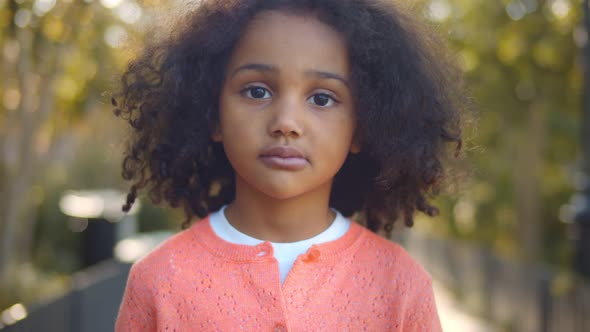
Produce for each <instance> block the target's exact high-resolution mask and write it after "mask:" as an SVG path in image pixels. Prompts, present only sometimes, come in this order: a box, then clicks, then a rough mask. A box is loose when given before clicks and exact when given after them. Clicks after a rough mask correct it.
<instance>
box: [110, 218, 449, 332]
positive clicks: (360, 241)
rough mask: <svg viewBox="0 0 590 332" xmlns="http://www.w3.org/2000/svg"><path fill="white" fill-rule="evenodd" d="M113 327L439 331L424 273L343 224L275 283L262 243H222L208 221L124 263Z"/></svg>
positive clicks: (385, 244)
mask: <svg viewBox="0 0 590 332" xmlns="http://www.w3.org/2000/svg"><path fill="white" fill-rule="evenodd" d="M116 331H170V332H172V331H177V332H185V331H403V332H409V331H428V332H436V331H442V329H441V326H440V321H439V318H438V315H437V312H436V306H435V302H434V296H433V291H432V284H431V279H430V276H429V275H428V274H427V273H426V272H425V271H424V270H423V269H422V268H421V266H420V265H419V264H418V263H416V262H415V261H414V260H413V259H412V258H411V257H410V256H409V255H408V254H407V253H406V252H405V251H404V250H403V249H402V248H401V247H400V246H398V245H397V244H395V243H393V242H390V241H387V240H385V239H383V238H382V237H379V236H378V235H375V234H373V233H371V232H370V231H368V230H367V229H365V228H363V227H362V226H360V225H358V224H356V223H354V222H353V223H351V226H350V229H349V230H348V231H347V233H346V234H345V235H344V236H342V237H341V238H340V239H338V240H336V241H332V242H327V243H323V244H320V245H313V246H312V247H311V248H310V249H309V250H308V251H307V253H306V254H304V255H301V256H299V257H298V258H297V260H296V261H295V263H294V264H293V267H292V269H291V271H290V272H289V274H288V275H287V278H286V279H285V281H284V283H283V284H282V285H281V283H280V280H279V269H278V263H277V261H276V260H275V259H274V257H273V253H272V246H271V244H270V243H268V242H264V243H261V244H259V245H256V246H246V245H237V244H233V243H229V242H225V241H223V240H222V239H220V238H219V237H217V235H215V233H214V232H213V230H212V229H211V227H210V225H209V219H208V218H207V219H205V220H202V221H200V222H197V223H195V224H194V225H193V226H192V227H191V228H189V229H187V230H185V231H183V232H180V233H179V234H176V235H175V236H173V237H172V238H170V239H169V240H167V241H166V242H165V243H163V244H162V245H161V246H159V247H158V248H157V249H155V250H154V251H153V252H151V253H150V254H149V255H148V256H146V257H145V258H143V259H142V260H140V261H138V262H137V263H135V264H134V265H133V267H132V268H131V272H130V275H129V279H128V280H127V288H126V289H125V294H124V297H123V301H122V303H121V307H120V309H119V316H118V318H117V322H116Z"/></svg>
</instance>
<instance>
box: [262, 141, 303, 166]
mask: <svg viewBox="0 0 590 332" xmlns="http://www.w3.org/2000/svg"><path fill="white" fill-rule="evenodd" d="M260 160H262V162H263V163H264V164H265V165H267V166H268V167H271V168H275V169H283V170H290V171H297V170H301V169H303V168H305V166H307V164H308V163H309V162H308V160H307V158H306V157H305V155H304V154H303V153H302V152H301V151H300V150H298V149H297V148H295V147H293V146H289V145H276V146H271V147H269V148H266V149H264V150H263V151H262V153H261V154H260Z"/></svg>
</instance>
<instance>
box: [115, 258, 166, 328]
mask: <svg viewBox="0 0 590 332" xmlns="http://www.w3.org/2000/svg"><path fill="white" fill-rule="evenodd" d="M144 272H145V270H144V268H143V267H142V266H141V265H138V264H137V263H136V264H134V265H133V266H132V267H131V271H130V272H129V278H128V279H127V286H126V287H125V292H124V294H123V300H122V301H121V306H120V307H119V314H118V316H117V321H116V323H115V331H116V332H127V331H146V332H149V331H156V311H155V303H154V296H153V293H152V288H151V286H150V285H149V284H148V283H146V280H150V278H148V277H147V276H146V275H145V273H144Z"/></svg>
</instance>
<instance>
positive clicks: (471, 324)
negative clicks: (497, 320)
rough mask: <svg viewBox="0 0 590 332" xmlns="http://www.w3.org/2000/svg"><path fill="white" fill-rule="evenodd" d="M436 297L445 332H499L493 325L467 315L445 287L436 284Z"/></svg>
mask: <svg viewBox="0 0 590 332" xmlns="http://www.w3.org/2000/svg"><path fill="white" fill-rule="evenodd" d="M434 296H435V298H436V305H437V308H438V315H439V316H440V321H441V324H442V327H443V331H444V332H499V331H500V329H499V328H497V327H494V326H493V325H492V324H491V323H489V322H487V321H485V320H483V319H481V318H479V317H475V316H472V315H470V314H468V313H466V312H465V311H464V310H463V309H462V308H461V307H460V306H459V304H458V303H457V302H456V301H455V300H454V299H453V295H452V294H451V293H450V292H449V291H448V290H447V289H445V288H444V286H443V285H441V284H438V283H436V282H434Z"/></svg>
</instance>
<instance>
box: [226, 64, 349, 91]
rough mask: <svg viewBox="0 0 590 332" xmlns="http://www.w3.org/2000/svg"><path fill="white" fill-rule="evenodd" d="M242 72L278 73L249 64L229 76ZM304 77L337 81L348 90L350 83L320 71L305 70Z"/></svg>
mask: <svg viewBox="0 0 590 332" xmlns="http://www.w3.org/2000/svg"><path fill="white" fill-rule="evenodd" d="M244 70H254V71H261V72H269V73H277V72H278V71H279V70H278V68H277V67H275V66H272V65H267V64H262V63H249V64H245V65H243V66H240V67H238V68H236V69H235V70H234V71H233V72H232V74H231V76H235V75H236V74H237V73H238V72H240V71H244ZM305 76H312V77H318V78H322V79H333V80H337V81H340V82H341V83H342V84H344V85H345V86H346V87H349V88H350V83H349V82H348V81H347V80H346V79H345V78H344V77H342V76H340V75H338V74H335V73H331V72H327V71H321V70H307V71H305Z"/></svg>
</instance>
